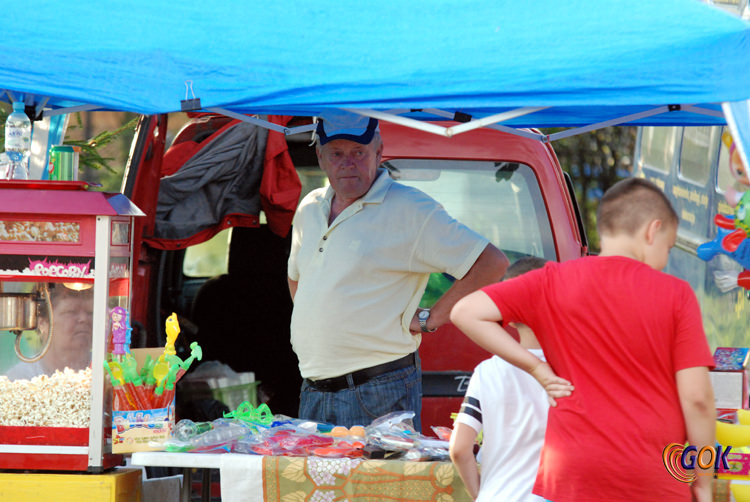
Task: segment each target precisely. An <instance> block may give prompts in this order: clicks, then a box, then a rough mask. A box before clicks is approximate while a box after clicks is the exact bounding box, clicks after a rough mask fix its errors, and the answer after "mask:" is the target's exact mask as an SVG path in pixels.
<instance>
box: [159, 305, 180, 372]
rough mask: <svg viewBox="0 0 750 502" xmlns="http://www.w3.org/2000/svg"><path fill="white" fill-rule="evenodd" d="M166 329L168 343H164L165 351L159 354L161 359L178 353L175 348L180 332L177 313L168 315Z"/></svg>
mask: <svg viewBox="0 0 750 502" xmlns="http://www.w3.org/2000/svg"><path fill="white" fill-rule="evenodd" d="M164 330H165V331H166V332H167V343H166V344H165V345H164V353H163V354H162V355H160V356H159V361H164V359H165V358H166V357H167V356H174V355H176V354H177V351H176V350H175V348H174V342H175V341H176V340H177V335H179V334H180V322H179V321H178V320H177V314H175V313H174V312H172V315H171V316H169V317H167V321H166V322H165V323H164Z"/></svg>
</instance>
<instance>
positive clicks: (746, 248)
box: [696, 192, 750, 289]
mask: <svg viewBox="0 0 750 502" xmlns="http://www.w3.org/2000/svg"><path fill="white" fill-rule="evenodd" d="M714 223H715V224H716V225H717V226H718V227H719V228H718V231H717V234H716V237H715V238H714V239H713V240H711V241H708V242H705V243H703V244H701V245H700V246H698V249H697V250H696V252H697V254H698V257H699V258H700V259H702V260H705V261H708V260H710V259H711V258H713V257H714V256H716V255H717V254H719V253H722V254H725V255H727V256H729V257H730V258H732V259H733V260H734V261H736V262H737V263H739V264H740V265H741V266H742V268H743V269H744V270H743V271H742V272H740V273H739V274H738V275H737V278H736V281H735V282H736V285H737V286H741V287H743V288H745V289H750V271H748V269H750V240H749V239H748V238H747V237H748V233H750V192H744V193H743V194H742V196H741V197H740V199H739V201H738V203H737V207H735V210H734V215H733V216H730V215H723V214H717V215H716V217H715V218H714ZM732 277H733V276H732ZM717 279H718V277H717ZM720 287H721V286H720Z"/></svg>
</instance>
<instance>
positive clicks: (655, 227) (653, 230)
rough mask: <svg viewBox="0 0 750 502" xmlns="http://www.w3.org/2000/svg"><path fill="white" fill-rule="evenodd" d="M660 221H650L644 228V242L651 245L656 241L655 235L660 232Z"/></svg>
mask: <svg viewBox="0 0 750 502" xmlns="http://www.w3.org/2000/svg"><path fill="white" fill-rule="evenodd" d="M661 225H662V223H661V220H658V219H657V220H651V221H649V222H648V225H647V226H646V242H647V243H648V244H649V245H651V244H653V243H654V241H655V240H656V234H658V233H659V230H661Z"/></svg>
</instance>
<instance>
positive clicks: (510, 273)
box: [503, 256, 548, 281]
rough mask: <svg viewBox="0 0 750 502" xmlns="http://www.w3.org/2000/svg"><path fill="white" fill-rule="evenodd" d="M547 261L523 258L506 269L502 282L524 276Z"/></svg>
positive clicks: (533, 257) (536, 257)
mask: <svg viewBox="0 0 750 502" xmlns="http://www.w3.org/2000/svg"><path fill="white" fill-rule="evenodd" d="M547 261H548V260H546V259H544V258H539V257H538V256H524V257H523V258H519V259H518V260H516V261H515V262H514V263H513V264H512V265H511V266H509V267H508V269H507V270H506V271H505V275H504V276H503V280H504V281H505V280H508V279H513V278H514V277H518V276H519V275H522V274H525V273H526V272H529V271H531V270H535V269H537V268H542V267H543V266H544V264H545V263H547Z"/></svg>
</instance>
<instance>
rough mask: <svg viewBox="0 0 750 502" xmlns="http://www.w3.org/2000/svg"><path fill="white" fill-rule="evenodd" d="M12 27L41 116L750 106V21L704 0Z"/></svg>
mask: <svg viewBox="0 0 750 502" xmlns="http://www.w3.org/2000/svg"><path fill="white" fill-rule="evenodd" d="M2 32H3V34H2V37H0V90H7V91H10V93H9V94H6V95H5V99H8V97H9V96H10V97H11V98H12V99H24V100H25V101H26V103H27V105H28V104H32V103H33V104H36V105H38V106H40V107H41V105H45V104H46V106H52V107H54V108H59V107H70V106H76V105H91V106H90V108H92V109H106V110H122V111H131V112H137V113H142V114H154V113H166V112H173V111H179V110H180V109H181V102H182V101H183V100H185V99H186V98H193V97H195V98H198V99H199V100H200V106H202V107H203V108H204V109H221V110H227V111H230V112H236V113H242V114H248V113H259V114H287V115H316V114H318V113H319V112H320V111H321V110H322V109H325V108H331V107H335V108H353V109H358V110H374V111H386V110H391V111H393V110H394V109H395V110H397V111H400V112H408V111H409V110H411V109H425V110H428V111H427V112H424V113H421V114H419V113H412V114H411V116H412V117H415V118H434V116H433V115H432V114H431V112H430V109H440V110H444V111H445V110H447V111H449V112H450V113H451V114H452V113H453V112H455V111H460V112H463V113H467V114H470V115H472V116H473V117H475V118H476V117H483V116H487V115H493V114H497V113H501V112H506V111H509V110H515V109H517V108H519V107H532V108H543V109H540V110H537V111H535V112H534V113H528V114H524V115H520V116H515V115H517V114H516V113H514V114H511V115H510V116H511V118H510V119H509V120H506V121H504V122H503V124H505V125H507V126H512V127H528V126H533V127H548V126H561V127H566V126H580V125H586V124H592V123H600V122H602V121H607V120H610V119H620V118H622V117H625V116H631V115H633V114H640V113H641V112H647V111H649V110H652V109H653V108H654V107H655V106H666V105H690V104H698V105H700V106H699V107H698V108H697V109H693V111H686V109H685V107H681V108H680V107H672V110H673V111H671V112H669V113H665V114H661V115H648V114H647V115H646V116H640V115H636V118H635V119H634V120H632V121H630V122H629V123H631V124H658V125H675V124H685V125H690V124H696V125H697V124H724V123H726V121H725V119H724V116H723V113H722V111H721V103H722V102H737V101H743V100H746V99H748V98H750V25H748V23H746V22H744V21H742V20H740V19H738V18H736V17H733V16H731V15H730V14H728V13H725V12H723V11H721V10H719V9H718V8H715V7H713V6H710V5H706V4H703V3H701V2H698V1H697V0H660V1H659V2H653V1H651V0H608V1H605V2H602V1H601V0H569V1H560V0H535V1H534V2H531V3H527V2H519V1H517V0H513V1H511V0H475V1H468V2H456V1H455V0H410V1H403V0H378V1H364V2H341V1H339V0H316V1H299V0H288V1H285V2H279V1H271V0H257V1H253V2H247V1H246V0H224V1H222V2H218V3H215V4H214V3H211V2H195V1H182V2H173V1H164V0H109V1H104V2H102V1H101V0H96V1H94V0H77V1H75V2H65V3H64V4H61V3H60V2H59V0H30V1H29V2H27V3H26V4H24V5H23V8H21V7H19V8H17V9H6V11H5V12H4V19H3V29H2ZM666 110H667V109H666V108H665V109H664V111H666ZM526 111H528V110H526ZM695 111H697V112H698V113H695ZM407 115H408V114H407Z"/></svg>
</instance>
